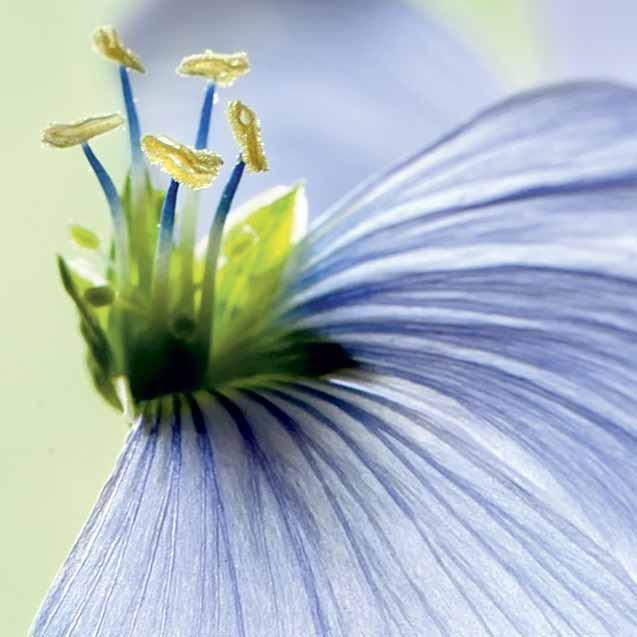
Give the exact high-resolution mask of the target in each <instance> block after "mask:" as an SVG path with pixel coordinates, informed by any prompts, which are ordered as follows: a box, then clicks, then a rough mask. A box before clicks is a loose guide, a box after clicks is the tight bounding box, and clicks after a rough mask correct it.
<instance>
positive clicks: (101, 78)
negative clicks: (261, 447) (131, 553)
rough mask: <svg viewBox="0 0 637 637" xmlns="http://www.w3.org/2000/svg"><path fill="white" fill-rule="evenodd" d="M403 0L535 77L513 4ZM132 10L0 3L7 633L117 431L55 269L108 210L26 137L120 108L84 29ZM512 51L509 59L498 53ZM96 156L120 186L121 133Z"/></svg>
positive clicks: (114, 449)
mask: <svg viewBox="0 0 637 637" xmlns="http://www.w3.org/2000/svg"><path fill="white" fill-rule="evenodd" d="M415 1H416V2H421V3H422V2H426V4H428V5H429V6H430V7H433V8H434V9H435V10H436V11H437V12H438V13H439V15H440V16H442V17H444V18H446V19H450V20H452V21H453V22H454V23H455V24H457V25H458V28H459V30H461V31H464V32H465V34H466V35H467V36H468V37H469V38H470V39H471V38H474V37H477V36H478V34H479V33H481V34H482V35H484V36H487V37H486V38H484V41H486V42H488V43H489V45H488V49H489V51H488V53H490V55H491V58H492V59H493V61H494V64H495V65H496V66H499V67H500V70H501V71H502V73H503V74H504V75H507V76H508V77H509V79H510V80H511V84H512V85H514V84H516V83H520V82H523V81H528V80H529V78H533V76H534V75H535V74H536V72H537V68H536V62H537V61H536V59H535V58H534V57H533V56H532V54H531V53H530V52H531V50H532V41H531V37H530V36H528V22H527V20H528V15H527V13H526V10H525V8H524V3H523V2H522V1H520V2H518V1H514V0H511V1H506V0H503V1H500V0H480V1H478V2H472V3H469V2H464V1H463V0H457V1H456V0H415ZM134 6H135V3H131V2H128V3H124V2H123V0H111V1H99V2H86V0H83V1H80V0H65V1H64V2H63V3H62V2H44V1H35V2H23V3H21V4H18V3H9V2H7V0H2V9H1V11H0V21H1V23H2V26H3V37H2V39H1V40H0V47H2V59H3V61H4V67H5V75H4V78H3V85H2V86H3V88H2V96H3V101H2V106H1V109H2V110H1V113H2V155H1V160H0V162H1V163H0V168H1V174H2V184H3V202H2V221H3V224H4V226H3V229H2V246H3V248H2V250H1V251H0V254H1V258H2V271H3V272H4V277H5V278H4V284H3V286H2V291H1V294H2V300H1V304H0V307H1V308H2V312H1V314H0V322H1V323H0V327H1V334H2V337H3V342H2V351H3V356H2V359H1V360H2V362H1V367H0V374H1V375H2V378H1V384H0V387H2V405H3V421H4V422H3V435H2V438H1V443H0V503H1V504H2V526H1V527H0V528H1V529H2V532H1V537H0V539H1V540H2V542H1V546H2V547H3V548H2V555H1V560H0V609H1V619H0V634H1V635H3V636H7V637H10V636H13V635H24V634H25V632H26V630H27V627H28V625H29V623H30V621H31V619H32V617H33V615H34V613H35V610H36V608H37V606H38V604H39V602H40V599H41V597H42V596H43V594H44V592H45V591H46V589H47V587H48V585H49V583H50V581H51V579H52V577H53V576H54V575H55V573H56V571H57V569H58V568H59V566H60V564H61V563H62V560H63V559H64V557H65V555H66V553H67V551H68V549H69V547H70V545H71V544H72V542H73V540H74V538H75V537H76V535H77V533H78V531H79V529H80V527H81V525H82V524H83V523H84V521H85V520H86V517H87V515H88V513H89V511H90V509H91V507H92V505H93V503H94V501H95V498H96V496H97V493H98V491H99V489H100V487H101V485H102V484H103V482H104V480H105V479H106V477H107V476H108V474H109V472H110V470H111V468H112V466H113V462H114V458H115V457H116V455H117V453H118V451H119V449H120V447H121V444H122V440H123V437H124V435H125V433H126V429H125V424H124V421H123V419H122V418H121V417H119V416H118V415H117V414H116V413H115V412H113V411H111V410H110V409H109V408H108V407H107V406H106V405H105V404H104V403H103V402H102V401H101V399H100V398H99V397H98V396H97V394H96V393H95V392H94V391H93V390H92V389H91V386H90V381H89V378H88V375H87V373H86V371H85V369H84V364H83V353H84V352H83V343H82V340H81V339H80V337H79V334H78V332H77V329H76V324H77V321H76V316H75V312H74V309H73V307H72V305H71V303H70V302H68V301H67V299H66V298H65V295H64V293H63V291H62V287H61V285H60V283H59V281H58V275H57V271H56V267H55V254H56V253H57V252H58V251H60V250H62V249H63V248H64V245H65V240H66V227H67V226H68V223H69V222H71V221H75V222H79V223H82V224H84V225H86V226H88V227H91V228H95V229H97V230H98V231H100V232H101V234H102V236H107V227H108V214H107V210H106V208H105V205H104V203H103V200H102V198H101V194H100V193H99V190H98V188H97V186H96V183H95V180H94V178H93V177H92V175H90V174H89V169H88V167H87V165H86V162H85V160H84V158H83V156H82V153H81V152H80V151H79V150H78V149H69V150H66V151H64V152H57V151H51V150H45V149H43V148H42V146H41V144H40V141H39V133H40V130H41V129H42V128H43V126H45V125H46V124H47V123H48V122H49V121H50V120H58V121H71V120H75V119H78V118H80V117H82V116H85V115H88V114H98V113H106V112H110V111H113V110H120V108H121V107H120V102H119V92H118V87H117V85H116V81H115V77H114V75H115V74H114V73H113V72H112V68H111V67H110V66H109V65H107V64H101V63H98V62H97V60H96V58H95V56H94V54H93V53H92V52H91V50H90V44H89V34H90V33H91V32H92V30H93V28H94V27H95V26H96V25H98V24H103V23H114V24H121V22H122V19H123V14H124V13H125V11H130V10H131V9H132V8H134ZM525 24H526V27H525V26H524V25H525ZM498 34H500V35H499V36H498ZM521 34H522V35H521ZM524 34H527V35H524ZM513 49H515V51H516V55H515V59H516V60H517V63H516V64H513V63H512V59H513V57H512V56H511V55H508V56H507V55H504V53H505V51H509V52H510V51H512V50H513ZM99 152H100V157H101V158H102V159H103V160H104V162H105V163H106V164H107V165H108V166H109V169H110V167H115V168H114V169H113V170H112V174H113V177H114V178H115V181H116V182H117V183H119V182H120V180H121V178H122V176H123V171H124V168H125V166H126V164H127V159H128V158H127V155H126V154H127V147H126V144H123V143H122V138H121V136H117V135H113V136H107V137H106V138H104V140H100V144H99Z"/></svg>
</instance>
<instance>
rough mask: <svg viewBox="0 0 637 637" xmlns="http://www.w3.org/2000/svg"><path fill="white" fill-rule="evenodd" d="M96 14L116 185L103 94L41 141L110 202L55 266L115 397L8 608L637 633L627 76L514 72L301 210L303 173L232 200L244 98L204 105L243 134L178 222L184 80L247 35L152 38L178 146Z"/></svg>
mask: <svg viewBox="0 0 637 637" xmlns="http://www.w3.org/2000/svg"><path fill="white" fill-rule="evenodd" d="M97 36H98V37H96V45H97V46H98V49H99V50H100V51H101V52H102V53H104V54H105V55H107V57H110V58H111V59H115V60H116V61H117V62H119V63H121V66H120V76H121V80H122V86H123V89H124V96H125V104H126V109H127V116H128V128H129V134H130V140H131V148H132V157H133V161H132V166H131V170H130V173H129V177H128V179H127V180H126V184H125V186H124V188H123V190H122V192H121V193H118V192H117V191H116V190H115V186H114V185H113V183H112V181H111V179H110V177H109V176H108V174H107V172H106V170H105V169H104V167H103V166H102V164H101V163H100V162H99V159H98V158H97V157H96V155H95V153H94V151H93V150H92V147H91V146H90V145H89V139H92V138H93V137H95V136H96V135H98V134H101V133H104V132H105V131H106V130H108V129H111V128H116V127H117V126H118V125H119V124H120V118H119V117H118V116H116V115H114V116H105V117H102V118H92V119H89V120H84V121H82V122H80V123H77V124H72V125H53V126H52V127H50V128H49V129H47V131H46V132H45V136H44V139H45V141H47V142H48V143H49V144H52V145H55V146H61V147H68V146H70V145H72V144H79V145H81V146H82V148H83V151H84V153H85V154H86V156H87V158H88V160H89V162H90V163H91V166H92V167H93V169H94V171H95V173H96V175H97V177H98V179H99V182H100V184H101V186H102V188H103V190H104V192H105V194H106V197H107V200H108V203H109V206H110V210H111V215H112V218H113V222H114V223H113V242H112V245H111V246H109V247H108V248H107V249H106V250H103V251H102V252H100V251H99V250H96V246H97V245H98V243H97V240H96V238H95V237H94V236H93V235H92V233H91V232H90V231H88V230H86V229H83V228H78V227H76V228H74V229H73V235H72V236H73V239H74V241H75V243H76V244H77V245H78V246H79V248H78V249H81V250H82V251H83V252H84V256H82V257H81V258H77V257H74V258H73V259H60V271H61V274H62V279H63V283H64V286H65V288H66V290H67V292H68V293H69V295H70V296H71V298H72V300H73V301H74V303H75V304H76V306H77V308H78V310H79V314H80V321H81V330H82V334H83V336H84V338H85V339H86V341H87V345H88V360H89V368H90V370H91V373H92V375H93V378H94V380H95V385H96V387H97V389H98V390H99V391H100V393H101V394H102V395H103V396H104V397H105V398H106V399H107V400H108V401H109V402H110V403H112V404H113V405H115V406H117V407H119V408H120V409H122V410H124V411H125V413H127V414H128V415H130V417H131V419H132V420H133V424H132V428H131V431H130V433H129V435H128V437H127V440H126V444H125V447H124V450H123V452H122V454H121V456H120V458H119V460H118V462H117V466H116V468H115V470H114V472H113V474H112V476H111V478H110V479H109V480H108V482H107V484H106V486H105V487H104V489H103V491H102V493H101V495H100V496H99V499H98V502H97V504H96V506H95V509H94V511H93V513H92V515H91V517H90V519H89V521H88V522H87V524H86V526H85V527H84V528H83V529H82V531H81V533H80V536H79V538H78V540H77V542H76V544H75V546H74V547H73V548H72V550H71V553H70V555H69V557H68V559H67V561H66V563H65V564H64V566H63V567H62V569H61V571H60V573H59V575H58V577H57V579H56V580H55V582H54V583H53V585H52V588H51V590H50V592H49V593H48V595H47V597H46V599H45V600H44V602H43V605H42V607H41V609H40V611H39V613H38V615H37V618H36V620H35V622H34V625H33V628H32V632H33V634H34V635H37V636H41V635H42V636H46V637H56V636H62V635H64V636H72V635H78V636H80V635H81V636H84V635H95V636H96V637H97V636H101V637H111V636H113V637H114V636H117V637H120V636H123V635H144V636H145V635H157V636H159V635H165V636H171V637H172V636H177V635H179V636H181V635H189V636H200V635H201V636H207V635H224V636H234V635H238V636H245V637H257V636H258V637H260V636H263V637H266V636H267V637H270V636H274V635H281V636H283V635H286V636H287V635H316V636H323V635H342V636H347V637H350V636H358V635H361V636H363V635H364V636H366V637H386V636H393V635H403V636H423V635H427V636H430V635H431V636H434V635H452V636H457V635H460V636H470V637H475V636H482V635H485V636H489V635H490V636H509V635H532V636H534V637H535V636H539V635H556V634H559V635H595V636H601V635H609V636H613V637H617V636H623V635H626V636H628V635H633V634H635V632H636V631H637V579H636V578H637V559H636V557H635V556H636V552H635V528H636V527H635V520H636V519H637V498H636V497H635V493H636V492H637V426H636V419H635V414H636V413H637V392H636V391H635V381H636V378H637V362H636V361H637V278H636V271H635V268H636V263H637V260H636V257H637V223H636V221H637V214H636V201H637V199H636V196H637V187H636V183H637V182H636V179H637V92H635V91H634V90H632V89H630V88H625V87H622V86H618V85H613V84H603V83H582V84H570V85H562V86H555V87H549V88H546V89H542V90H536V91H533V92H530V93H525V94H522V95H519V96H517V97H515V98H513V99H510V100H508V101H506V102H503V103H501V104H499V105H497V106H495V107H493V108H491V109H490V110H487V111H485V112H483V113H482V114H481V115H478V116H477V117H475V118H474V119H473V120H471V121H470V122H469V123H467V124H465V125H463V126H462V127H460V128H458V129H456V130H454V131H453V132H451V133H449V134H447V135H446V136H445V137H444V138H443V139H442V140H441V141H439V142H438V143H436V144H434V145H432V146H430V147H428V148H426V149H425V150H423V151H422V152H420V153H418V154H417V155H415V156H414V157H412V158H411V159H409V160H407V161H404V162H403V163H401V164H400V165H398V166H396V167H395V168H393V169H391V170H389V171H388V172H386V173H384V174H382V175H379V176H377V177H374V178H372V179H371V180H370V181H368V182H367V183H366V184H365V185H363V186H361V187H359V188H358V189H357V190H356V191H354V192H353V193H352V194H351V195H350V196H349V197H347V198H346V199H344V200H342V201H340V202H339V203H337V204H336V205H335V206H334V207H332V208H331V209H330V210H329V211H328V212H326V213H325V214H324V215H322V216H321V217H320V218H319V219H317V220H316V221H315V222H314V223H313V224H312V225H311V226H310V227H309V229H308V228H306V225H305V221H306V216H307V210H306V202H305V197H304V193H303V189H302V187H301V186H299V185H295V186H291V187H289V188H286V187H281V188H277V189H275V190H270V191H268V192H266V193H265V194H263V195H262V196H260V197H259V198H258V199H256V200H253V201H251V202H249V203H248V204H246V206H244V207H243V208H241V209H238V210H235V211H233V212H231V213H230V214H228V213H229V211H230V209H231V204H232V201H233V198H234V195H235V192H236V190H237V188H238V187H239V184H240V181H241V179H242V177H243V176H244V172H253V173H260V172H262V171H264V170H266V169H267V168H268V161H267V159H266V157H265V154H264V142H265V144H266V145H267V142H268V139H269V136H268V127H267V122H264V126H263V131H262V130H261V125H260V123H259V120H258V118H257V116H256V113H255V111H254V110H253V109H252V108H251V107H250V106H248V105H246V104H244V103H243V102H240V101H232V102H231V103H230V104H229V106H228V107H227V113H228V118H229V120H230V125H231V130H232V131H233V134H234V137H235V139H236V141H237V144H238V151H239V155H238V159H237V161H236V163H234V164H233V167H232V168H231V170H230V171H229V172H230V175H229V178H228V181H227V184H226V186H225V187H224V189H223V192H222V194H221V199H220V203H219V205H218V207H217V210H216V213H215V215H214V219H213V222H212V224H211V226H210V230H209V233H208V236H207V237H206V238H205V239H204V240H203V243H200V244H198V245H196V244H195V241H194V239H193V234H192V227H193V226H195V225H196V224H195V223H194V217H195V215H196V208H195V203H196V199H197V196H196V194H188V195H187V196H186V197H185V198H184V199H183V205H182V206H181V207H179V206H178V202H179V197H180V196H181V195H180V192H179V191H180V189H181V190H183V189H184V188H191V189H193V190H198V189H201V188H204V187H207V186H208V185H210V184H211V183H212V182H213V180H215V179H216V178H217V175H218V173H220V171H221V170H224V168H223V166H222V163H223V162H222V158H221V157H220V156H219V155H218V154H216V153H215V152H213V151H211V150H208V149H207V146H208V131H209V117H210V113H211V110H212V104H213V99H212V96H213V94H214V93H215V91H216V90H217V89H218V88H220V86H219V85H220V84H222V83H227V80H228V77H229V76H230V79H231V81H234V80H236V81H237V86H240V83H241V82H242V81H243V80H242V78H240V77H239V75H242V74H243V73H244V72H245V70H246V69H247V64H248V60H247V57H246V56H245V54H243V53H240V52H234V51H229V52H228V53H226V54H223V55H220V54H218V53H216V52H215V53H212V52H207V53H204V54H202V55H198V56H196V57H194V58H193V57H189V58H188V59H187V60H185V61H184V63H183V64H182V65H181V66H180V71H181V72H182V73H185V74H189V75H191V74H195V75H203V76H204V77H205V81H206V82H207V84H206V86H205V89H204V105H203V108H202V116H201V121H200V127H199V134H198V135H197V143H196V144H195V147H188V146H186V145H184V144H182V143H179V142H176V141H174V140H171V139H168V138H165V137H161V136H149V135H147V136H144V137H143V138H142V137H141V133H140V127H139V120H138V118H137V114H136V111H135V106H134V101H133V98H132V93H131V87H130V80H129V77H128V71H127V68H126V67H127V66H129V67H132V68H135V66H136V65H137V64H138V63H139V64H138V66H141V62H140V61H139V60H138V59H137V58H136V57H135V56H134V54H133V53H132V52H130V51H128V50H127V49H125V48H124V46H123V45H122V44H121V42H120V41H119V40H118V38H117V35H116V34H115V33H114V32H113V31H112V30H110V29H102V30H99V31H98V33H97ZM131 56H132V57H131ZM131 60H132V61H131ZM142 68H143V67H142ZM183 81H186V80H183ZM188 81H196V80H195V79H189V80H188ZM202 81H203V80H202ZM220 90H221V89H220ZM299 108H303V105H299ZM212 141H213V142H214V137H213V138H212ZM213 147H214V143H213ZM143 152H145V153H146V157H147V158H148V160H150V161H151V162H152V163H156V164H158V165H160V166H161V167H162V168H163V170H164V171H166V172H167V173H168V174H169V176H170V182H169V185H168V186H167V189H166V191H165V192H164V191H163V190H157V189H156V187H155V186H153V184H152V183H151V180H150V177H149V174H148V172H147V169H146V163H145V160H144V154H143ZM226 161H227V158H226ZM334 161H335V162H336V161H338V158H335V159H334ZM231 165H232V164H231ZM271 170H272V173H274V172H275V171H276V165H275V164H274V163H273V164H272V167H271ZM245 177H246V178H247V177H248V175H246V176H245ZM259 178H260V175H259V174H254V175H249V179H250V180H254V181H255V182H256V181H257V180H258V179H259ZM182 194H183V193H182ZM176 218H177V219H178V224H177V225H176V224H175V221H176ZM157 224H159V227H157ZM87 262H88V263H90V264H92V268H93V269H92V270H91V268H90V267H89V266H87V265H86V263H87ZM98 266H99V269H97V268H98Z"/></svg>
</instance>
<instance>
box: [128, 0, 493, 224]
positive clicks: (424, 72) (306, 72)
mask: <svg viewBox="0 0 637 637" xmlns="http://www.w3.org/2000/svg"><path fill="white" fill-rule="evenodd" d="M126 31H127V32H126V36H127V41H130V42H131V45H134V47H133V48H134V49H135V50H136V51H137V50H139V52H140V54H141V55H142V57H143V59H144V61H145V62H146V64H147V66H148V68H149V75H148V76H145V77H142V78H140V79H139V80H138V81H136V82H135V88H136V92H137V95H138V96H139V108H140V112H141V116H142V125H143V126H144V127H145V129H146V130H148V131H149V132H166V133H168V134H170V135H174V136H177V137H178V138H179V139H183V140H188V139H193V141H194V135H195V127H196V124H197V117H198V110H199V104H200V101H201V98H202V95H203V87H204V83H203V81H201V80H197V79H180V78H177V77H175V76H174V74H172V70H173V69H174V68H175V66H176V65H177V63H178V61H179V60H180V59H181V58H182V57H183V56H184V55H187V54H190V53H195V52H197V51H200V50H203V49H205V48H212V49H214V50H216V51H235V50H246V51H248V52H249V54H250V58H251V60H252V65H253V69H252V71H251V73H250V74H249V75H248V76H246V77H244V78H241V79H240V80H238V81H237V83H236V85H235V87H233V88H232V89H221V90H220V96H221V99H220V101H219V103H218V107H217V108H218V110H217V114H216V118H215V120H214V122H213V127H212V137H211V145H212V146H213V147H214V149H215V150H216V151H218V152H220V153H221V154H222V155H223V157H224V158H225V159H226V161H227V162H232V158H233V157H234V156H236V154H237V147H236V144H235V142H234V140H233V139H232V137H231V134H230V130H229V127H228V126H227V125H226V122H225V115H224V112H223V111H224V110H225V102H226V100H227V99H231V98H236V97H239V98H241V99H242V100H244V101H246V102H247V103H249V104H251V105H252V106H254V108H255V109H256V110H257V112H258V113H259V115H260V117H261V120H262V124H263V135H264V141H265V146H266V149H267V152H268V156H269V158H270V164H271V168H272V170H271V172H270V173H269V174H268V175H258V176H255V177H254V178H252V179H249V180H245V181H244V183H243V184H242V186H241V189H240V192H239V197H240V198H243V197H245V196H247V195H248V194H250V193H256V192H260V191H261V190H263V189H264V188H266V187H267V186H270V185H279V184H282V183H283V184H285V183H294V182H296V181H298V180H300V179H304V180H306V182H307V189H308V195H309V201H310V206H311V212H313V213H318V212H322V211H323V210H324V209H325V208H326V206H327V205H329V204H331V203H333V201H334V200H335V198H336V197H337V196H340V195H342V194H344V193H345V192H347V191H348V190H349V189H351V188H352V186H354V185H355V184H357V183H359V182H360V181H362V180H363V179H365V178H367V177H368V176H369V175H370V174H371V173H372V172H375V171H378V170H381V169H383V168H385V167H386V166H389V165H391V164H392V163H394V162H395V161H396V160H398V159H399V158H400V157H402V156H405V155H406V154H407V153H411V152H414V151H416V150H417V149H418V148H419V147H421V146H422V144H423V143H425V142H427V141H428V140H433V139H435V138H437V137H438V136H439V135H441V134H442V133H443V132H444V131H445V130H447V129H448V128H450V127H451V126H455V125H456V124H457V123H458V122H459V121H461V120H462V119H465V118H466V117H468V116H470V115H472V114H473V113H474V112H476V111H477V110H478V109H480V108H483V107H484V106H485V105H486V104H487V103H489V102H491V101H492V100H493V99H495V98H496V97H498V96H499V94H500V93H499V90H498V89H497V87H496V81H495V79H494V78H493V76H492V75H491V74H490V73H489V72H488V71H487V70H486V68H485V67H484V66H483V65H482V63H481V61H480V59H479V56H478V54H477V52H475V51H471V50H470V49H469V48H468V47H466V46H465V45H464V44H463V43H462V42H460V41H458V39H457V38H454V37H453V36H452V35H451V34H450V33H448V32H447V31H445V30H444V29H443V28H441V27H440V26H438V25H437V24H436V23H434V22H433V20H432V19H431V18H429V17H427V16H426V15H424V13H422V12H420V11H415V10H412V9H411V8H410V7H408V6H407V3H403V2H397V1H394V0H346V1H342V0H328V1H325V0H323V1H320V2H317V1H314V0H236V1H233V2H221V1H220V0H184V1H182V2H178V3H175V2H173V1H172V0H149V1H147V2H146V3H145V5H144V6H143V8H142V9H141V10H138V12H137V13H135V14H133V15H132V16H131V17H130V22H129V24H128V26H127V29H126ZM217 196H218V195H217ZM211 209H212V208H211Z"/></svg>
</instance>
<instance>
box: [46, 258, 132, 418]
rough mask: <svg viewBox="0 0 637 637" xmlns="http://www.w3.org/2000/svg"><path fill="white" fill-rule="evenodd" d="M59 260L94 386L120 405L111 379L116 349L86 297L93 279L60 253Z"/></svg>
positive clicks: (60, 270) (105, 396)
mask: <svg viewBox="0 0 637 637" xmlns="http://www.w3.org/2000/svg"><path fill="white" fill-rule="evenodd" d="M57 264H58V270H59V272H60V278H61V279H62V285H63V286H64V289H65V290H66V292H67V294H68V295H69V296H70V297H71V299H72V300H73V302H74V303H75V307H76V308H77V310H78V313H79V315H80V332H81V334H82V336H83V337H84V340H85V341H86V345H87V348H88V350H87V354H86V361H87V366H88V368H89V372H90V374H91V378H92V380H93V383H94V385H95V388H96V389H97V391H98V392H99V393H100V394H101V395H102V396H104V398H105V399H106V400H107V401H108V402H109V403H111V404H113V405H114V406H115V407H117V408H119V407H120V405H119V401H118V400H117V396H116V394H115V389H114V387H113V384H112V382H111V380H110V379H111V378H112V376H113V374H112V368H113V352H112V350H111V347H110V345H109V342H108V339H107V337H106V334H105V332H104V330H103V328H102V326H101V324H100V321H99V319H98V317H97V315H96V313H95V312H94V310H93V309H92V308H91V306H90V305H89V304H88V303H87V302H86V301H85V300H84V298H83V291H82V289H83V288H86V289H89V288H90V283H89V282H88V281H87V280H86V279H84V278H83V277H82V276H81V275H80V274H78V273H77V272H75V271H74V270H72V269H71V268H70V267H69V265H68V264H67V263H66V261H65V260H64V258H63V257H61V256H58V257H57Z"/></svg>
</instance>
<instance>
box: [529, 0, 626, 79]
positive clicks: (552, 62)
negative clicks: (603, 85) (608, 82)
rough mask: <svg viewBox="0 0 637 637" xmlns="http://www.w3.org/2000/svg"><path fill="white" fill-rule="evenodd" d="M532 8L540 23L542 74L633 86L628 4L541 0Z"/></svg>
mask: <svg viewBox="0 0 637 637" xmlns="http://www.w3.org/2000/svg"><path fill="white" fill-rule="evenodd" d="M534 9H535V10H536V13H537V15H538V16H540V15H541V19H542V35H541V41H542V46H543V48H544V51H543V59H544V61H545V64H544V69H543V70H544V74H545V76H547V77H549V78H550V79H552V80H555V79H560V80H561V79H567V78H569V79H570V78H574V77H598V78H607V79H613V80H619V81H624V82H627V81H630V82H637V65H635V63H634V61H635V59H637V39H636V38H635V29H634V25H635V22H636V21H637V4H635V2H634V1H633V0H605V1H604V2H599V1H598V0H542V1H541V2H540V3H537V4H536V3H534Z"/></svg>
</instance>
